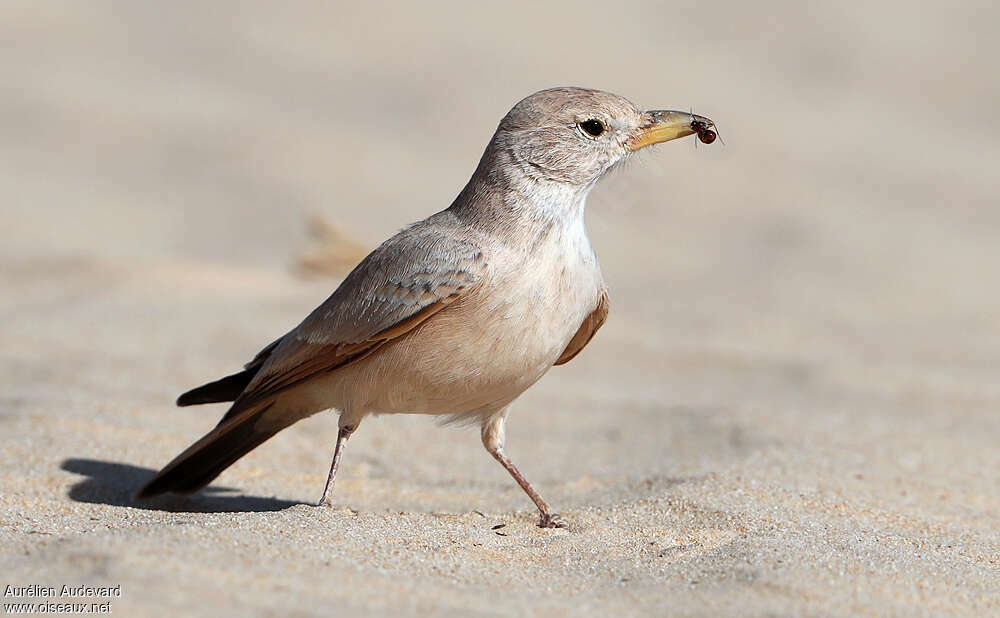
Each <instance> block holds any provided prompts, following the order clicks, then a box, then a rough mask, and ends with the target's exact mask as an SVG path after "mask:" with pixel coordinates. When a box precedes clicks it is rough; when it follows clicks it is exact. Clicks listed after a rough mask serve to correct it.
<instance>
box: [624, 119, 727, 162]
mask: <svg viewBox="0 0 1000 618" xmlns="http://www.w3.org/2000/svg"><path fill="white" fill-rule="evenodd" d="M642 117H643V120H644V122H643V126H642V127H641V128H640V129H639V130H638V131H637V132H636V134H635V135H633V136H632V137H631V138H629V140H628V142H627V145H628V148H629V150H631V151H632V152H635V151H636V150H639V149H641V148H645V147H646V146H652V145H653V144H662V143H663V142H669V141H670V140H672V139H677V138H679V137H687V136H688V135H694V134H695V133H697V132H698V130H697V129H696V128H695V123H696V122H700V123H702V126H703V127H704V128H709V129H710V128H712V127H714V126H715V123H714V122H712V121H711V120H709V119H708V118H705V117H704V116H699V115H697V114H690V113H688V112H675V111H670V110H654V111H650V112H643V114H642Z"/></svg>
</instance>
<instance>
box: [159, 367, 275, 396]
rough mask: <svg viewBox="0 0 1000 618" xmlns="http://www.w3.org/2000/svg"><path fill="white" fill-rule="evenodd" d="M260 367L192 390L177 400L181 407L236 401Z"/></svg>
mask: <svg viewBox="0 0 1000 618" xmlns="http://www.w3.org/2000/svg"><path fill="white" fill-rule="evenodd" d="M258 369H259V367H254V368H253V369H247V370H245V371H241V372H239V373H234V374H233V375H231V376H226V377H224V378H220V379H218V380H216V381H215V382H209V383H208V384H204V385H202V386H199V387H198V388H192V389H191V390H189V391H188V392H186V393H184V394H183V395H181V396H180V397H178V398H177V405H179V406H194V405H198V404H202V403H219V402H220V401H236V398H237V397H239V396H240V394H241V393H242V392H243V390H244V389H245V388H246V387H247V385H248V384H250V380H252V379H253V377H254V375H255V374H256V373H257V370H258Z"/></svg>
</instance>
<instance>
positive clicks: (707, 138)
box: [691, 120, 718, 144]
mask: <svg viewBox="0 0 1000 618" xmlns="http://www.w3.org/2000/svg"><path fill="white" fill-rule="evenodd" d="M708 127H709V125H708V124H706V123H704V122H702V121H701V120H694V121H692V122H691V128H692V129H694V132H695V133H697V134H698V139H699V140H701V143H702V144H711V143H712V142H714V141H715V138H716V137H718V136H717V135H716V133H715V131H713V130H712V129H709V128H708Z"/></svg>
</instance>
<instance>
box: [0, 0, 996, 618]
mask: <svg viewBox="0 0 1000 618" xmlns="http://www.w3.org/2000/svg"><path fill="white" fill-rule="evenodd" d="M214 7H215V8H211V9H206V8H205V7H204V6H202V5H201V4H198V3H192V4H190V5H187V6H179V5H177V4H176V3H175V4H171V5H170V6H169V7H168V6H166V5H141V6H140V5H135V4H132V3H107V4H102V3H86V4H78V3H64V4H58V3H43V4H42V3H34V2H23V3H20V5H17V4H12V3H7V4H6V5H5V7H4V8H3V9H2V15H0V33H2V38H3V40H4V41H6V42H7V45H5V48H4V53H3V54H0V74H2V75H3V76H4V77H3V80H2V86H0V88H2V92H0V135H2V136H3V137H2V138H0V194H2V195H4V199H3V201H2V202H0V229H2V230H3V236H4V240H3V242H2V243H0V290H2V294H0V316H2V318H3V326H2V327H0V368H2V371H0V435H2V436H3V438H4V442H3V445H4V448H3V449H2V450H0V585H3V586H6V585H12V586H21V587H23V586H32V585H37V586H49V585H52V586H62V585H75V586H76V585H84V584H85V585H90V586H118V585H120V586H121V587H122V588H121V590H122V592H121V596H120V597H114V598H100V599H95V600H97V601H110V603H111V606H110V608H111V610H112V613H114V614H116V615H126V616H130V615H142V616H168V615H170V616H172V615H177V614H178V613H180V614H183V615H192V616H209V615H212V616H215V615H219V614H223V615H250V616H268V615H278V616H312V615H356V614H364V615H386V616H398V615H460V616H470V615H615V616H618V615H622V616H627V615H697V616H722V615H878V616H884V615H899V616H917V615H935V616H938V615H976V616H985V615H990V614H993V615H996V614H998V613H1000V480H998V479H1000V476H998V472H1000V448H998V444H1000V419H998V410H1000V380H998V375H1000V374H998V371H1000V286H998V285H997V280H998V279H1000V272H998V267H1000V209H998V204H997V196H998V195H1000V180H998V178H1000V175H998V174H997V171H996V170H997V163H998V161H1000V123H998V122H997V120H996V110H995V107H996V101H997V100H1000V84H998V82H997V80H995V79H993V78H992V76H993V75H994V73H995V59H996V58H997V57H1000V43H998V41H1000V39H998V38H997V37H996V36H995V27H996V24H997V23H998V17H1000V15H998V10H997V9H996V7H994V6H992V5H982V6H978V7H977V6H973V5H971V4H969V5H961V6H958V5H952V4H946V3H941V4H938V5H919V6H918V5H914V4H912V3H902V2H899V3H869V4H866V5H865V7H864V8H863V9H861V8H852V7H850V6H841V5H840V4H833V3H830V4H828V5H826V6H823V5H810V7H808V8H807V7H803V6H801V5H800V4H799V3H793V2H781V1H778V2H772V3H769V4H766V5H763V6H761V5H754V6H753V7H752V8H751V7H747V8H740V7H722V6H709V5H706V4H705V3H694V2H692V3H682V4H676V3H672V4H670V5H658V4H655V3H648V4H632V5H625V6H620V7H617V8H615V9H614V10H611V11H609V10H608V9H607V5H603V6H602V5H596V4H595V5H591V6H589V7H588V6H586V5H581V4H578V3H570V4H564V5H547V6H546V7H536V8H530V9H529V8H528V7H527V6H524V7H520V8H508V7H506V6H505V7H501V6H499V5H497V6H482V7H478V6H470V5H468V4H464V3H463V4H454V5H450V6H444V7H442V6H433V7H430V6H425V5H420V6H419V7H418V6H416V5H414V6H413V7H402V6H396V7H391V6H388V5H386V6H369V7H367V8H357V7H356V8H345V7H342V6H341V7H333V6H326V5H325V4H323V3H316V4H315V5H297V6H296V7H295V8H289V7H282V8H280V9H277V8H275V7H274V5H268V4H262V5H253V6H250V5H247V4H246V3H239V4H233V5H226V6H222V5H214ZM563 84H579V85H588V86H594V87H600V88H604V89H607V90H612V91H615V92H619V93H621V94H623V95H626V96H628V97H630V98H632V99H633V100H635V101H636V102H637V103H639V104H641V105H644V106H647V107H661V108H664V107H665V108H671V107H673V108H681V109H687V108H691V107H693V108H694V110H695V111H696V112H698V113H702V114H705V115H708V116H710V117H712V118H714V119H715V120H717V121H718V123H719V125H720V128H721V133H722V137H723V139H724V140H725V142H726V144H725V146H723V145H722V144H721V143H719V142H716V144H713V145H712V146H710V147H709V146H704V145H698V146H697V148H696V146H695V144H694V143H693V140H686V141H683V142H674V143H671V144H666V145H664V146H661V147H658V148H657V149H655V150H654V151H653V152H650V153H648V154H645V155H644V156H642V157H640V158H638V160H637V161H636V163H635V164H634V165H629V166H627V167H626V169H624V170H623V171H622V172H620V173H617V174H615V175H614V176H612V177H610V178H608V179H606V180H605V181H604V182H603V183H602V184H601V185H600V186H599V187H598V188H597V189H596V190H595V191H594V193H593V194H592V196H591V200H590V202H589V205H588V222H589V229H590V232H591V238H592V241H593V244H594V245H595V247H596V249H597V252H598V255H599V257H600V259H601V262H602V266H603V269H604V273H605V277H606V279H607V281H608V283H609V287H610V289H611V303H612V308H611V316H610V319H609V321H608V323H607V325H606V326H605V327H604V328H603V329H602V330H601V331H600V333H599V334H598V336H597V337H596V338H595V339H594V341H593V342H592V343H591V344H590V346H589V347H588V348H587V349H586V350H585V351H584V352H583V353H582V354H581V355H580V356H579V357H578V358H577V359H575V360H574V361H573V362H572V363H570V364H568V365H566V366H565V367H559V368H556V369H554V370H553V371H552V372H551V373H550V374H549V375H548V376H547V377H546V378H545V379H543V380H542V381H541V382H540V383H539V384H538V385H537V386H536V387H534V388H533V389H531V390H530V391H529V392H528V393H527V394H525V395H524V397H522V398H521V399H520V400H519V402H518V404H517V405H516V407H515V409H514V411H513V412H512V418H511V422H510V425H509V437H508V448H509V453H510V455H511V456H512V457H513V458H514V459H515V461H517V462H518V463H519V465H520V467H521V469H522V470H523V471H524V472H525V474H526V475H527V476H528V477H529V478H530V479H532V480H533V482H534V483H535V484H536V487H537V488H538V489H539V490H540V491H541V492H542V494H543V495H544V496H546V498H547V499H548V500H549V502H550V503H552V504H553V505H554V506H555V507H556V508H557V510H558V511H559V512H561V513H562V514H563V516H564V518H565V519H566V520H567V521H568V522H569V529H567V530H542V529H539V528H537V527H536V526H535V525H534V524H535V517H536V515H535V513H534V511H533V507H532V505H531V504H530V502H528V500H527V498H526V497H525V496H524V495H523V494H522V493H521V491H520V490H519V489H518V488H517V487H516V486H515V485H514V483H513V482H512V481H511V480H510V479H509V478H508V477H507V475H506V473H505V472H504V471H503V470H502V469H501V468H500V467H499V466H497V465H496V463H495V462H493V461H492V459H491V458H490V457H489V456H488V455H487V454H486V453H485V451H484V450H483V449H482V447H481V445H480V443H479V437H478V435H477V432H476V431H475V430H474V429H470V428H454V427H444V428H442V427H440V426H438V425H437V424H436V423H435V422H434V421H433V420H432V419H428V418H420V417H380V418H373V419H368V420H367V421H366V422H365V423H364V424H363V425H362V426H361V428H360V430H359V431H358V432H357V434H356V435H355V436H354V437H353V438H352V440H351V442H350V444H349V447H348V450H347V452H346V454H345V458H344V461H343V466H342V469H341V476H340V478H339V479H338V483H337V488H336V503H337V507H336V508H334V509H332V510H321V509H316V508H313V507H312V506H310V505H311V504H312V503H313V502H314V501H315V500H317V499H318V498H319V494H320V493H321V491H322V485H323V481H324V479H325V475H326V472H327V467H328V465H329V457H330V455H331V452H332V447H333V441H334V438H335V433H336V421H335V417H334V415H332V414H325V415H320V416H317V417H314V418H312V419H309V420H308V421H306V422H303V423H301V424H299V425H297V426H295V427H293V428H291V429H290V430H288V431H286V432H284V433H282V434H280V435H279V436H278V437H276V438H275V439H274V440H272V441H271V442H269V443H267V444H265V445H264V446H263V447H261V448H260V449H258V450H257V451H255V452H253V453H252V454H251V455H249V456H248V457H246V458H245V459H244V460H242V461H240V462H239V463H238V464H237V465H235V466H233V467H232V468H231V469H230V470H228V471H227V472H226V473H225V474H223V475H222V476H221V477H220V478H219V479H218V481H217V484H216V485H213V486H212V487H210V488H209V489H208V490H206V491H204V492H203V493H200V494H197V495H194V496H192V497H190V498H179V497H174V498H163V499H159V500H156V501H153V502H142V503H140V502H135V501H133V500H132V499H131V497H130V496H131V493H132V492H133V491H134V490H135V488H136V487H137V486H139V485H140V484H141V483H142V482H143V481H144V480H146V479H148V478H149V477H150V476H151V475H152V474H153V472H154V471H155V469H157V468H158V467H159V466H161V465H162V464H164V463H165V462H166V461H168V460H169V459H170V458H171V457H173V456H174V455H175V454H176V453H178V452H179V451H180V450H181V449H183V448H184V447H185V446H187V445H188V444H189V443H190V442H191V441H193V440H194V439H195V438H197V437H199V436H200V435H201V434H202V433H203V432H205V431H207V430H208V429H209V428H210V427H212V426H213V425H214V424H215V422H216V421H217V420H218V418H219V416H220V415H221V413H222V411H223V409H222V408H221V407H220V406H211V407H200V408H185V409H178V408H175V407H174V406H173V400H174V398H175V397H176V396H177V394H179V393H180V392H181V391H183V390H185V389H186V388H189V387H192V386H195V385H197V384H200V383H202V382H203V381H206V380H209V379H213V378H216V377H218V376H221V375H224V374H226V373H228V372H231V371H233V370H235V369H236V368H238V367H239V365H240V364H241V363H242V362H244V361H246V360H248V359H249V358H250V357H251V356H252V355H253V354H254V353H255V352H256V351H257V350H258V349H259V348H260V347H262V346H263V345H265V344H266V343H268V342H270V341H271V340H272V339H273V338H275V337H276V336H278V335H280V334H281V333H283V332H285V331H286V330H287V329H289V328H290V327H291V326H293V325H294V324H295V323H297V322H298V320H300V319H301V318H302V317H303V316H304V315H305V314H306V313H307V312H308V311H309V310H311V309H312V308H313V307H314V306H315V305H316V304H317V303H318V302H319V301H321V300H322V299H323V298H325V297H326V295H327V294H329V292H330V291H331V290H332V289H333V288H334V287H335V286H336V284H337V280H336V277H335V276H334V277H316V276H312V277H303V276H301V272H300V256H302V254H303V252H309V253H308V255H311V256H316V255H322V253H316V251H317V249H316V248H315V247H314V246H311V245H310V243H311V242H312V241H310V239H309V238H308V231H307V222H308V220H309V217H310V216H316V215H318V216H321V217H324V218H326V219H327V220H329V221H331V222H333V223H334V224H335V226H336V229H337V230H341V231H342V233H343V234H347V235H348V236H347V238H348V239H349V242H350V245H349V250H350V251H354V250H356V249H351V247H354V248H356V247H359V246H360V247H372V246H374V245H376V244H377V243H378V242H380V241H381V240H382V239H383V238H385V237H387V236H388V235H389V234H391V233H392V232H394V231H395V230H396V229H398V228H399V227H401V226H402V225H404V224H405V223H407V222H409V221H413V220H416V219H419V218H422V217H424V216H426V215H427V214H430V213H432V212H434V211H436V210H439V209H441V208H443V207H445V206H446V205H447V204H448V203H449V202H450V200H451V199H452V198H453V197H454V196H455V195H456V194H457V192H458V190H459V188H460V187H461V185H462V184H463V183H464V182H465V180H466V179H467V178H468V176H469V174H470V173H471V171H472V169H473V167H474V165H475V163H476V161H477V160H478V157H479V155H480V153H481V151H482V148H483V146H484V145H485V143H486V140H487V139H488V138H489V136H490V134H491V132H492V130H493V128H494V127H495V124H496V122H497V120H498V119H499V118H500V116H501V115H502V114H503V113H505V112H506V110H507V108H508V107H509V106H510V105H511V104H513V103H514V102H515V101H517V100H518V99H519V98H520V97H522V96H524V95H526V94H528V93H530V92H533V91H535V90H537V89H540V88H544V87H548V86H553V85H563ZM350 251H347V252H348V253H349V252H350ZM343 254H344V252H343V251H338V250H332V251H331V252H330V255H334V256H340V255H343ZM338 259H339V258H338ZM335 270H336V269H334V271H335ZM37 600H39V599H32V598H4V599H3V602H4V603H8V602H12V601H37Z"/></svg>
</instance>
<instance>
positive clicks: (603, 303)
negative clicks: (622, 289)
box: [555, 289, 610, 365]
mask: <svg viewBox="0 0 1000 618" xmlns="http://www.w3.org/2000/svg"><path fill="white" fill-rule="evenodd" d="M609 306H610V304H609V302H608V291H607V290H606V289H605V290H601V297H600V298H599V299H598V301H597V307H596V308H595V309H594V310H593V311H592V312H591V313H590V315H588V316H587V317H585V318H584V319H583V322H582V323H581V324H580V329H579V330H577V331H576V334H575V335H573V338H572V339H570V341H569V345H568V346H566V349H565V350H563V353H562V354H560V355H559V360H557V361H556V362H555V364H556V365H563V364H565V363H568V362H569V361H571V360H573V357H574V356H576V355H577V354H579V353H580V350H582V349H583V348H585V347H587V344H588V343H590V340H591V339H593V338H594V334H595V333H596V332H597V329H599V328H600V327H601V326H603V325H604V321H605V320H606V319H607V318H608V308H609Z"/></svg>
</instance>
